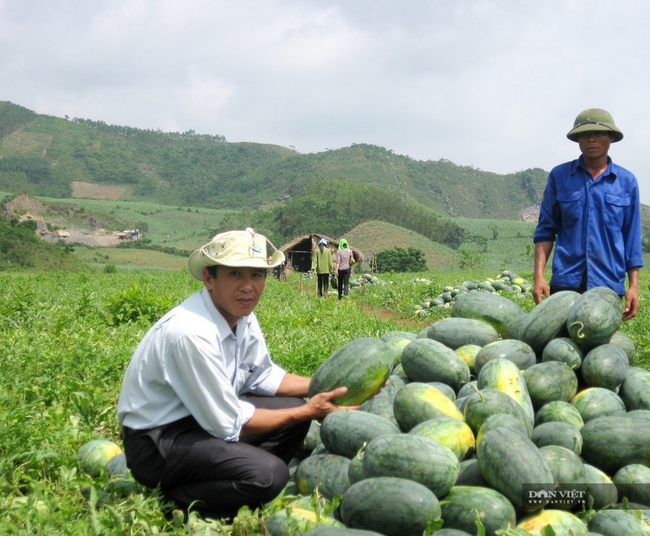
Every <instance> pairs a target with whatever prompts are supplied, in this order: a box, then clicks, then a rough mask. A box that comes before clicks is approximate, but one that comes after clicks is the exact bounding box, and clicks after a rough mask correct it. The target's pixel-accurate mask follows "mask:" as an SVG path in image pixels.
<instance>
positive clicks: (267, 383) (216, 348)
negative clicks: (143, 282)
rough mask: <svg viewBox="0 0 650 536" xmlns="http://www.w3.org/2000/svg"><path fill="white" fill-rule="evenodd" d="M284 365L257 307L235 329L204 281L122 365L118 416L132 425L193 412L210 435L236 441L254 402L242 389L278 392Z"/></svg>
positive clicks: (165, 421)
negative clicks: (263, 327) (272, 352)
mask: <svg viewBox="0 0 650 536" xmlns="http://www.w3.org/2000/svg"><path fill="white" fill-rule="evenodd" d="M284 375H285V371H284V369H282V368H281V367H279V366H278V365H276V364H275V363H273V362H272V361H271V357H270V355H269V352H268V349H267V346H266V341H265V340H264V335H263V333H262V330H261V328H260V325H259V323H258V321H257V318H256V317H255V314H254V313H251V314H250V315H249V316H247V317H243V318H241V319H240V320H239V321H238V322H237V325H236V330H235V333H233V331H232V330H231V329H230V327H229V326H228V323H227V322H226V320H225V319H224V318H223V316H221V313H219V311H218V310H217V308H216V307H215V306H214V304H213V303H212V299H211V298H210V294H209V293H208V291H207V290H206V289H205V288H203V289H202V290H201V291H199V292H197V293H195V294H193V295H192V296H190V297H189V298H187V299H186V300H185V301H184V302H183V303H181V304H180V305H178V306H177V307H175V308H174V309H172V310H171V311H169V312H168V313H167V314H166V315H165V316H163V317H162V318H161V319H160V320H159V321H158V322H157V323H156V324H155V325H154V326H152V327H151V329H150V330H149V331H148V332H147V334H146V335H145V336H144V338H143V339H142V341H141V342H140V344H139V345H138V347H137V349H136V351H135V353H134V354H133V357H132V359H131V362H130V363H129V366H128V369H127V371H126V374H125V377H124V382H123V384H122V392H121V394H120V399H119V402H118V405H117V415H118V420H119V421H120V423H121V424H122V425H123V426H127V427H129V428H132V429H135V430H141V429H149V428H155V427H157V426H161V425H163V424H168V423H170V422H173V421H177V420H179V419H182V418H183V417H187V416H188V415H192V416H193V417H194V418H195V419H196V420H197V422H198V423H199V424H200V425H201V427H202V428H204V429H205V430H206V431H207V432H209V433H210V434H212V435H214V436H216V437H219V438H222V439H225V440H226V441H237V440H238V439H239V434H240V432H241V429H242V426H244V424H246V422H248V420H249V419H250V418H251V417H252V415H253V412H254V411H255V408H254V406H253V405H252V404H249V403H248V402H243V401H240V400H239V398H238V397H239V396H240V395H242V394H246V393H251V394H256V395H265V396H273V395H275V393H276V391H277V389H278V387H279V385H280V383H281V382H282V379H283V378H284Z"/></svg>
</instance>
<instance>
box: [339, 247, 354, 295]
mask: <svg viewBox="0 0 650 536" xmlns="http://www.w3.org/2000/svg"><path fill="white" fill-rule="evenodd" d="M352 264H354V255H353V253H352V250H351V249H350V246H349V244H348V241H347V240H346V239H345V238H341V240H340V241H339V249H338V250H337V252H336V259H335V263H334V273H335V274H336V277H337V278H338V291H339V300H341V299H343V296H344V295H345V296H347V295H348V293H349V291H350V274H351V273H352Z"/></svg>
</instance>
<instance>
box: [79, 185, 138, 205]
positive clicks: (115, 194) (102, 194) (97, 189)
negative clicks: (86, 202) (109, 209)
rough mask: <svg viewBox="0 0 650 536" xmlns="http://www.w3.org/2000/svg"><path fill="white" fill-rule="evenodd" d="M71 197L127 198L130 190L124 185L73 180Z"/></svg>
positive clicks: (110, 199)
mask: <svg viewBox="0 0 650 536" xmlns="http://www.w3.org/2000/svg"><path fill="white" fill-rule="evenodd" d="M71 185H72V197H75V198H77V199H108V200H109V201H119V200H120V199H127V198H128V197H129V194H130V191H129V189H128V188H127V187H126V186H113V185H110V184H93V183H90V182H80V181H73V182H72V183H71Z"/></svg>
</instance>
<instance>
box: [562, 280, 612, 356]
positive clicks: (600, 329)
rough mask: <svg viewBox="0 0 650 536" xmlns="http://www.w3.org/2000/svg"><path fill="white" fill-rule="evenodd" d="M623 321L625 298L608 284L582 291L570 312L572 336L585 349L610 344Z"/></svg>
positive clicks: (568, 319) (569, 325)
mask: <svg viewBox="0 0 650 536" xmlns="http://www.w3.org/2000/svg"><path fill="white" fill-rule="evenodd" d="M622 321H623V303H622V301H621V297H620V296H619V295H618V294H616V292H614V291H613V290H612V289H609V288H607V287H594V288H591V289H589V290H587V291H586V292H585V293H584V294H582V295H581V296H580V297H579V298H578V299H577V300H576V301H575V303H574V304H573V306H572V307H571V310H570V311H569V314H568V315H567V320H566V324H567V329H568V332H569V336H570V337H571V338H572V339H573V340H574V341H575V342H576V343H578V344H579V345H580V346H582V347H584V348H593V347H595V346H600V345H601V344H605V343H608V342H609V340H610V339H611V338H612V335H614V333H615V332H616V331H617V330H618V328H619V326H620V325H621V322H622Z"/></svg>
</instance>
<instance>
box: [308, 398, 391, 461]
mask: <svg viewBox="0 0 650 536" xmlns="http://www.w3.org/2000/svg"><path fill="white" fill-rule="evenodd" d="M399 433H401V430H400V429H399V427H398V426H397V425H396V424H395V423H393V422H392V421H391V420H389V419H387V418H386V417H381V416H380V415H374V414H372V413H368V412H366V411H357V410H339V411H334V412H333V413H330V414H329V415H328V416H327V417H325V418H324V419H323V423H322V425H321V427H320V435H321V440H322V442H323V445H325V448H326V449H327V450H328V452H331V453H332V454H338V455H340V456H345V457H346V458H352V457H353V456H355V455H356V454H357V452H358V451H359V449H360V448H361V447H362V446H363V445H364V444H365V443H368V442H369V441H372V440H373V439H374V438H376V437H379V436H382V435H387V434H399Z"/></svg>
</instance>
